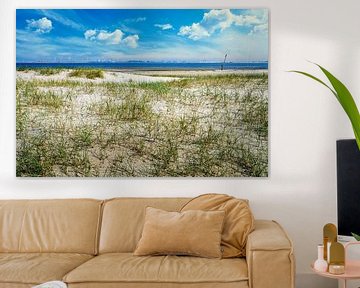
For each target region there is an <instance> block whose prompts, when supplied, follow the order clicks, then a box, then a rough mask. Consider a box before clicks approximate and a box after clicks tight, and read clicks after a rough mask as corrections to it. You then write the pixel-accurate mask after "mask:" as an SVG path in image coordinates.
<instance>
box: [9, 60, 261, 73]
mask: <svg viewBox="0 0 360 288" xmlns="http://www.w3.org/2000/svg"><path fill="white" fill-rule="evenodd" d="M46 68H48V69H50V68H51V69H103V70H113V71H119V72H126V71H172V70H174V71H186V70H199V71H213V70H267V69H268V62H241V63H232V62H231V63H230V62H229V63H225V64H223V63H217V62H214V63H210V62H206V63H190V62H189V63H182V62H181V63H173V62H171V63H170V62H169V63H168V62H140V63H138V62H125V63H16V69H17V70H21V69H46Z"/></svg>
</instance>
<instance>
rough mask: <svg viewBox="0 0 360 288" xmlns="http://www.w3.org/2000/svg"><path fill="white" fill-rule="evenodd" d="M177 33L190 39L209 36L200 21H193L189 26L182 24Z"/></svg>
mask: <svg viewBox="0 0 360 288" xmlns="http://www.w3.org/2000/svg"><path fill="white" fill-rule="evenodd" d="M178 34H179V35H181V36H188V37H189V38H190V39H192V40H199V39H200V38H204V37H209V36H210V33H209V32H208V31H207V30H206V29H205V28H204V27H203V26H201V25H200V23H193V24H192V25H191V26H182V27H181V28H180V30H179V33H178Z"/></svg>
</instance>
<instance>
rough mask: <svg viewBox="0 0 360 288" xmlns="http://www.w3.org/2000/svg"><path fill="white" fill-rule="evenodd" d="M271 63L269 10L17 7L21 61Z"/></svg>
mask: <svg viewBox="0 0 360 288" xmlns="http://www.w3.org/2000/svg"><path fill="white" fill-rule="evenodd" d="M225 54H228V61H232V62H242V61H267V59H268V11H267V9H231V10H229V9H222V10H198V9H196V10H193V9H186V10H184V9H179V10H173V9H172V10H165V9H147V10H141V9H131V10H129V9H122V10H117V9H111V10H108V9H85V10H84V9H75V10H72V9H66V10H59V9H51V10H41V9H36V10H34V9H17V11H16V61H17V62H18V63H20V62H90V61H91V62H93V61H131V60H141V61H186V62H203V61H208V62H212V61H222V59H223V58H224V55H225Z"/></svg>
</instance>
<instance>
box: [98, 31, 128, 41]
mask: <svg viewBox="0 0 360 288" xmlns="http://www.w3.org/2000/svg"><path fill="white" fill-rule="evenodd" d="M123 35H124V33H123V32H122V31H121V30H120V29H116V30H114V31H113V32H108V31H106V30H100V32H99V33H98V34H97V36H96V38H97V39H98V40H99V41H105V42H107V43H108V44H119V43H120V42H121V40H122V37H123Z"/></svg>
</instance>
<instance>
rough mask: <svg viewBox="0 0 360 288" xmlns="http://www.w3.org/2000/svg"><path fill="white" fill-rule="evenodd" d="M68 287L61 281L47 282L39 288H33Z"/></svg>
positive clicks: (35, 287) (36, 287)
mask: <svg viewBox="0 0 360 288" xmlns="http://www.w3.org/2000/svg"><path fill="white" fill-rule="evenodd" d="M66 287H67V285H66V283H64V282H61V281H50V282H46V283H43V284H40V285H37V286H34V287H32V288H66Z"/></svg>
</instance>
